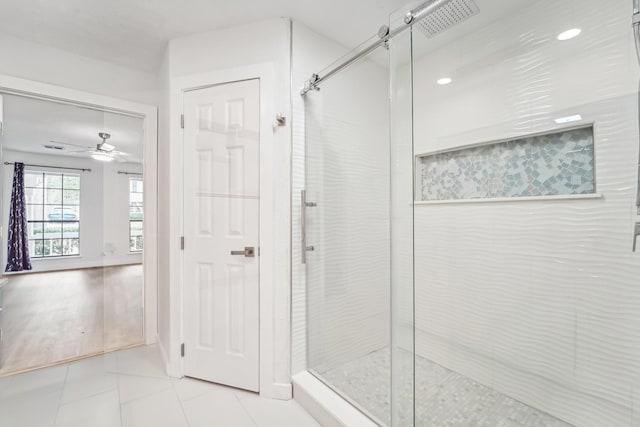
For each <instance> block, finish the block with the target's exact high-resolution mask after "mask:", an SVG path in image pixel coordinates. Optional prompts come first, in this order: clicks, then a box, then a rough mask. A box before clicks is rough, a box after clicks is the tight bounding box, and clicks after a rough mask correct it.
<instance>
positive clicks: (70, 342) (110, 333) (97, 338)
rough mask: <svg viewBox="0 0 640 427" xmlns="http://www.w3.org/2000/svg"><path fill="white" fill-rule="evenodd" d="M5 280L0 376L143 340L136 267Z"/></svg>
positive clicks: (139, 273) (139, 271) (139, 279)
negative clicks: (6, 282) (6, 281)
mask: <svg viewBox="0 0 640 427" xmlns="http://www.w3.org/2000/svg"><path fill="white" fill-rule="evenodd" d="M8 278H9V283H8V284H7V285H6V286H5V288H4V319H3V325H2V328H3V335H4V336H3V348H2V353H3V354H1V355H0V376H4V375H6V374H10V373H15V372H20V371H24V370H27V369H31V368H35V367H40V366H47V365H50V364H53V363H57V362H60V361H67V360H72V359H75V358H80V357H84V356H88V355H92V354H99V353H102V352H104V351H110V350H114V349H119V348H124V347H128V346H131V345H135V344H140V343H142V342H143V306H142V289H143V282H142V265H140V264H138V265H127V266H116V267H102V268H88V269H81V270H69V271H57V272H47V273H30V274H21V275H13V276H8Z"/></svg>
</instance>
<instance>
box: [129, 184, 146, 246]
mask: <svg viewBox="0 0 640 427" xmlns="http://www.w3.org/2000/svg"><path fill="white" fill-rule="evenodd" d="M133 182H140V183H141V184H142V191H132V185H131V184H132V183H133ZM128 184H129V203H128V209H129V245H128V246H129V253H131V254H139V253H142V252H143V251H144V180H143V178H142V177H139V176H132V177H129V180H128ZM132 194H141V195H142V201H141V202H132V200H131V195H132ZM134 203H136V204H134ZM137 203H139V204H137ZM132 208H140V210H141V212H142V218H141V219H131V209H132ZM132 223H140V229H141V230H142V234H141V235H140V237H141V240H142V247H141V248H140V249H131V246H132V245H131V239H132V238H133V237H138V235H135V236H133V235H132V234H131V231H132V228H131V225H132Z"/></svg>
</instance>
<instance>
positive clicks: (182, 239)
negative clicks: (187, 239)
mask: <svg viewBox="0 0 640 427" xmlns="http://www.w3.org/2000/svg"><path fill="white" fill-rule="evenodd" d="M180 249H182V250H184V236H180Z"/></svg>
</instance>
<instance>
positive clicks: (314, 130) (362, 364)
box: [301, 47, 391, 425]
mask: <svg viewBox="0 0 640 427" xmlns="http://www.w3.org/2000/svg"><path fill="white" fill-rule="evenodd" d="M388 81H389V69H388V51H387V50H385V49H384V48H382V47H381V48H379V49H378V50H376V51H375V52H373V53H372V54H370V55H369V56H367V57H366V58H363V59H361V60H360V61H358V62H357V63H355V64H352V65H351V66H350V67H349V68H348V69H346V70H343V71H342V72H341V73H339V74H337V75H335V76H333V77H332V78H331V79H329V80H327V81H326V82H325V83H323V85H322V88H321V90H320V91H311V92H309V93H307V94H306V95H305V121H306V194H304V195H303V197H304V199H303V200H301V203H302V204H303V205H304V210H305V211H306V215H305V220H306V221H305V229H306V239H305V240H306V241H305V243H304V245H305V246H306V251H305V255H306V271H307V328H308V331H307V342H308V352H307V354H308V361H307V363H308V367H309V368H310V371H311V372H313V373H314V374H315V375H316V376H317V377H318V378H320V379H321V380H322V381H324V382H325V383H326V384H327V385H329V386H330V387H332V388H333V389H334V390H336V391H337V392H339V393H340V394H341V395H342V396H343V397H345V398H346V399H347V400H349V401H350V402H351V403H353V404H354V405H355V406H357V407H359V408H360V409H361V410H363V411H364V412H366V413H367V414H368V415H369V416H371V417H372V418H373V419H375V420H377V421H378V422H380V423H381V424H385V425H388V424H389V421H390V399H391V396H390V394H391V393H390V392H391V388H390V378H391V371H390V367H391V364H390V357H391V353H390V344H391V339H390V281H391V265H390V253H391V238H390V227H391V221H390V179H389V173H390V172H389V171H390V162H389V104H388Z"/></svg>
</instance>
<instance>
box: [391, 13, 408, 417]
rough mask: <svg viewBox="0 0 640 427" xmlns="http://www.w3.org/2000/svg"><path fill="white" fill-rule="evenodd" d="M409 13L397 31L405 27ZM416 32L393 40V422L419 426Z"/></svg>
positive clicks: (394, 23)
mask: <svg viewBox="0 0 640 427" xmlns="http://www.w3.org/2000/svg"><path fill="white" fill-rule="evenodd" d="M404 12H406V10H404V9H403V10H402V11H400V13H398V14H394V15H392V17H391V20H390V23H391V25H390V27H391V28H392V29H394V28H398V27H404V26H405V24H404V22H403V18H404ZM411 53H412V52H411V30H410V29H409V30H408V31H405V32H404V33H401V34H399V35H397V36H396V37H394V38H393V39H391V40H390V41H389V56H390V58H389V59H390V61H389V64H390V88H391V98H390V113H391V133H390V164H391V166H390V167H391V169H390V183H391V206H390V211H391V372H392V375H391V402H392V410H391V421H392V423H391V424H392V425H393V426H412V425H414V327H413V321H414V308H413V301H414V297H413V295H414V276H413V272H414V265H413V264H414V253H413V252H414V250H413V228H414V206H413V203H411V201H412V198H413V134H412V106H413V97H412V91H411V84H412V80H411V70H412V68H411Z"/></svg>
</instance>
